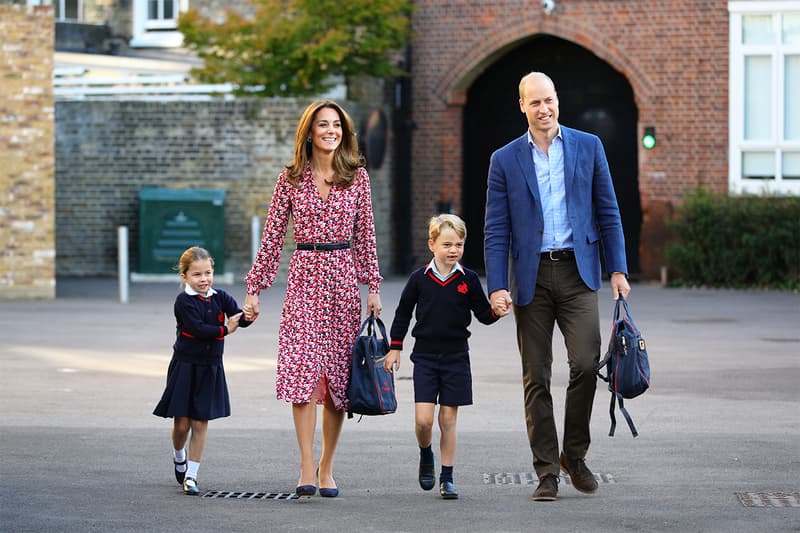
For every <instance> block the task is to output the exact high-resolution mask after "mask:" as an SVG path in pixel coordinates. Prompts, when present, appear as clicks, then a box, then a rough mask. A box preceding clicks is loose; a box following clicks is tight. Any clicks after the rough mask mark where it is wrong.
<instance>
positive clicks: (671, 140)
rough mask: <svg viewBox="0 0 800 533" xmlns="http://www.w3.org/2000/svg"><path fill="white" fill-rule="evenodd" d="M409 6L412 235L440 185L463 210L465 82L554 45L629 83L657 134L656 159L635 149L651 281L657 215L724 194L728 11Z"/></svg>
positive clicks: (567, 0)
mask: <svg viewBox="0 0 800 533" xmlns="http://www.w3.org/2000/svg"><path fill="white" fill-rule="evenodd" d="M415 4H416V7H417V9H416V13H415V14H414V18H413V26H414V33H415V40H414V43H413V54H414V55H413V60H412V64H413V73H414V78H413V93H414V94H413V97H414V110H413V114H414V121H415V123H416V125H417V129H416V131H415V132H414V147H413V167H412V168H413V181H414V213H413V219H414V220H413V223H412V227H413V228H424V227H425V221H426V220H427V218H428V217H429V216H430V215H431V214H432V213H433V212H434V210H435V203H436V201H437V199H438V198H439V197H440V191H441V190H443V189H444V188H445V187H450V189H449V190H450V191H452V193H453V194H454V198H455V200H456V204H455V205H456V206H458V205H460V203H459V199H460V197H461V135H462V133H461V132H462V127H461V116H462V106H463V105H464V103H465V100H466V94H467V92H466V90H467V89H468V88H469V86H470V84H471V82H472V81H473V80H474V79H476V78H477V76H479V75H480V73H481V72H482V71H483V69H484V68H485V67H486V66H488V65H490V64H491V63H492V62H493V61H494V60H495V59H496V58H498V57H501V56H502V55H503V53H504V50H508V49H510V48H512V47H514V46H515V44H516V43H519V42H521V41H522V40H524V39H527V38H529V37H531V36H533V35H536V34H549V35H554V36H557V37H560V38H562V39H566V40H569V41H572V42H574V43H577V44H579V45H581V46H583V47H585V48H587V49H589V50H591V51H592V52H593V53H595V54H596V55H597V56H599V57H600V58H601V59H603V60H604V61H606V62H608V63H609V64H610V65H611V66H613V67H614V68H615V69H616V70H618V71H619V72H621V73H622V74H623V75H625V76H626V78H627V79H628V81H629V82H630V84H631V86H632V87H633V90H634V98H635V101H636V105H637V107H638V111H639V134H640V135H639V136H641V133H642V129H643V127H644V125H646V124H654V125H657V135H658V149H656V150H653V151H646V150H644V149H642V148H640V149H639V187H640V193H641V202H642V211H643V218H644V220H643V227H642V240H641V246H640V250H641V252H640V253H641V263H642V271H643V272H642V273H643V275H645V276H647V277H657V276H658V267H659V265H660V264H664V263H663V250H662V248H663V241H664V239H665V232H664V224H663V217H664V216H668V215H669V213H670V212H671V208H672V205H673V204H674V203H675V202H678V201H679V200H680V197H681V194H682V193H683V191H685V190H686V189H689V188H693V187H695V186H698V185H705V186H708V187H710V188H712V189H716V190H726V189H727V172H728V170H727V158H728V154H727V144H728V94H727V90H728V13H727V2H726V1H725V0H670V1H665V0H607V1H600V0H557V1H556V9H555V10H554V11H553V12H552V13H550V14H545V13H544V12H543V10H542V8H541V4H540V2H538V1H537V2H518V1H515V0H505V1H504V0H498V1H495V2H491V3H486V2H457V3H453V2H442V1H440V0H439V1H437V0H419V1H418V2H416V3H415ZM587 83H591V80H587ZM515 90H516V89H515V88H512V92H515ZM522 133H523V132H522V131H520V134H522ZM498 148H499V146H498ZM414 242H415V243H417V246H418V249H417V250H415V252H416V254H417V255H418V256H420V257H425V256H426V255H427V250H426V249H425V246H424V240H423V239H421V238H415V239H414Z"/></svg>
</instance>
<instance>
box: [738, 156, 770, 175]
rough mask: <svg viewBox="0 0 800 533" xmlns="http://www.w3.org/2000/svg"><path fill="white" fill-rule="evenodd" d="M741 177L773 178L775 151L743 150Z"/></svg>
mask: <svg viewBox="0 0 800 533" xmlns="http://www.w3.org/2000/svg"><path fill="white" fill-rule="evenodd" d="M742 177H743V178H745V179H753V180H772V179H775V153H774V152H743V153H742Z"/></svg>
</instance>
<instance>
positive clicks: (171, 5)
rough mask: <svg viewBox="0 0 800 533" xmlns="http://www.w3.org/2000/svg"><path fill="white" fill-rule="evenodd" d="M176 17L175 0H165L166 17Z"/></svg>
mask: <svg viewBox="0 0 800 533" xmlns="http://www.w3.org/2000/svg"><path fill="white" fill-rule="evenodd" d="M173 18H176V17H175V0H164V19H165V20H168V19H173Z"/></svg>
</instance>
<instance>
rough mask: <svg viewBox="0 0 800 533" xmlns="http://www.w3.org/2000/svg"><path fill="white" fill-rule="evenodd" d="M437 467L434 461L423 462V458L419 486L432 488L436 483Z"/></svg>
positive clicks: (420, 464) (424, 488)
mask: <svg viewBox="0 0 800 533" xmlns="http://www.w3.org/2000/svg"><path fill="white" fill-rule="evenodd" d="M435 469H436V467H435V465H434V464H433V463H430V464H428V463H423V462H422V459H420V461H419V486H420V487H422V490H431V489H432V488H433V486H434V485H436V474H435V473H434V470H435Z"/></svg>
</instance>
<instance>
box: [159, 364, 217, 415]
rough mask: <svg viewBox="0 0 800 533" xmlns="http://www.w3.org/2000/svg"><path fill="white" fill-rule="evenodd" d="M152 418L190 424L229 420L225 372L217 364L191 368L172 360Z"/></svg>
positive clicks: (189, 365) (192, 365)
mask: <svg viewBox="0 0 800 533" xmlns="http://www.w3.org/2000/svg"><path fill="white" fill-rule="evenodd" d="M153 414H154V415H156V416H163V417H165V418H167V417H172V418H174V417H176V416H187V417H189V418H191V419H193V420H213V419H215V418H222V417H226V416H230V415H231V402H230V398H229V397H228V384H227V383H226V382H225V369H224V368H223V367H222V365H221V364H219V365H195V364H192V363H187V362H184V361H178V360H177V359H175V358H173V359H172V361H170V363H169V369H168V370H167V386H166V388H165V389H164V394H163V395H162V396H161V401H159V402H158V405H156V408H155V409H154V410H153Z"/></svg>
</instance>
